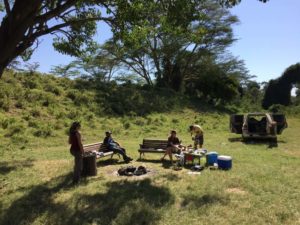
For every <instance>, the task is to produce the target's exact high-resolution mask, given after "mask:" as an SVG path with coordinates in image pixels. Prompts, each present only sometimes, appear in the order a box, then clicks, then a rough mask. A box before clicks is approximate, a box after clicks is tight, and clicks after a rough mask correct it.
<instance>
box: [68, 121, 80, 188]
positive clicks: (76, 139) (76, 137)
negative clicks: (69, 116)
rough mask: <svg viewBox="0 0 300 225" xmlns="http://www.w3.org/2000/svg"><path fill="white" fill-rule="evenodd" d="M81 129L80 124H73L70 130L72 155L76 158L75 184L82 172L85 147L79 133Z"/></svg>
mask: <svg viewBox="0 0 300 225" xmlns="http://www.w3.org/2000/svg"><path fill="white" fill-rule="evenodd" d="M80 128H81V125H80V123H79V122H73V123H72V125H71V127H70V130H69V144H70V145H71V148H70V153H71V154H72V155H73V156H74V173H73V184H77V183H78V182H79V180H80V175H81V171H82V155H83V146H82V141H81V134H80V132H79V129H80Z"/></svg>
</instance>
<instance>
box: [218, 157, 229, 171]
mask: <svg viewBox="0 0 300 225" xmlns="http://www.w3.org/2000/svg"><path fill="white" fill-rule="evenodd" d="M218 167H219V169H222V170H229V169H231V167H232V158H231V156H227V155H220V156H218Z"/></svg>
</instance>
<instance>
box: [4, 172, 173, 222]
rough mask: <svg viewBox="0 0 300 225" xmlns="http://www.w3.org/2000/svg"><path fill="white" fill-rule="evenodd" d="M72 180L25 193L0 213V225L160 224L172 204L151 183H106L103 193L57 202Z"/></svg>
mask: <svg viewBox="0 0 300 225" xmlns="http://www.w3.org/2000/svg"><path fill="white" fill-rule="evenodd" d="M71 180H72V174H67V175H65V176H61V177H57V178H54V179H52V180H50V181H49V182H46V183H43V184H40V185H37V186H33V187H31V188H29V189H27V191H28V192H27V193H25V195H24V196H22V197H20V198H19V199H17V200H16V201H14V202H12V203H11V205H10V207H9V208H8V209H3V210H2V212H1V213H0V215H1V217H0V224H3V225H4V224H5V225H9V224H32V223H34V222H38V223H41V224H45V223H47V224H72V225H81V224H92V223H93V224H103V225H109V224H123V225H126V224H128V225H129V224H130V225H134V224H138V225H148V224H155V223H156V222H157V221H159V220H160V218H161V209H162V208H163V207H164V206H165V205H168V204H172V203H173V202H174V197H173V196H172V195H171V194H170V191H169V189H168V188H165V187H156V186H154V185H152V184H151V180H150V179H144V180H136V181H127V180H120V181H114V182H109V183H107V184H106V191H105V192H104V193H99V192H98V193H97V191H96V194H89V193H78V192H75V193H72V194H73V195H72V196H71V197H70V198H67V199H66V200H64V199H62V200H61V199H58V198H57V196H55V195H57V194H64V193H66V192H69V191H74V190H75V189H74V188H75V187H74V188H70V187H71V186H70V183H71ZM86 184H87V183H84V184H81V185H80V186H85V185H86ZM80 186H79V187H80ZM85 188H86V187H85ZM93 193H95V191H94V190H93ZM67 196H69V195H67ZM55 197H56V198H55Z"/></svg>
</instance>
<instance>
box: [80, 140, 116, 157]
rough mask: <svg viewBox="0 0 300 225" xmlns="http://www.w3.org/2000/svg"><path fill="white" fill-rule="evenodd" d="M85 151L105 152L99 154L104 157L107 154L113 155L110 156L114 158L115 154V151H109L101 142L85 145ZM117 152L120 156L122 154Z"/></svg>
mask: <svg viewBox="0 0 300 225" xmlns="http://www.w3.org/2000/svg"><path fill="white" fill-rule="evenodd" d="M83 151H84V152H93V151H97V152H103V154H102V155H97V158H104V157H106V156H111V157H110V158H112V157H113V155H114V154H115V153H114V152H113V151H109V150H108V149H107V148H106V146H105V145H102V143H101V142H97V143H93V144H87V145H84V146H83ZM116 154H117V155H118V156H119V158H120V155H119V154H118V153H116Z"/></svg>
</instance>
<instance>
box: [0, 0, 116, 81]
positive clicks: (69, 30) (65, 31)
mask: <svg viewBox="0 0 300 225" xmlns="http://www.w3.org/2000/svg"><path fill="white" fill-rule="evenodd" d="M0 5H2V7H1V8H0V9H1V10H2V11H3V13H4V16H3V19H2V22H1V26H0V49H1V51H0V76H1V75H2V73H3V70H4V69H5V68H6V67H7V66H8V65H9V63H10V62H11V61H12V60H14V59H15V58H16V57H17V56H20V55H26V56H28V55H30V53H31V52H32V50H33V49H34V48H35V47H37V46H38V43H39V41H38V40H39V37H41V36H43V35H47V34H53V35H55V39H54V47H55V48H56V49H57V50H59V51H60V52H62V53H65V54H70V55H73V56H79V55H80V54H81V53H82V52H83V51H85V50H86V49H87V50H89V49H91V48H92V47H93V44H94V42H93V40H92V36H93V34H94V33H95V32H96V23H95V21H96V20H102V21H105V22H107V23H111V21H112V19H111V18H110V17H102V16H101V13H100V7H105V5H106V4H105V1H104V0H99V1H97V0H39V1H37V0H26V1H24V0H13V1H9V0H3V3H0ZM95 6H98V8H97V7H95ZM32 48H33V49H32Z"/></svg>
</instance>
